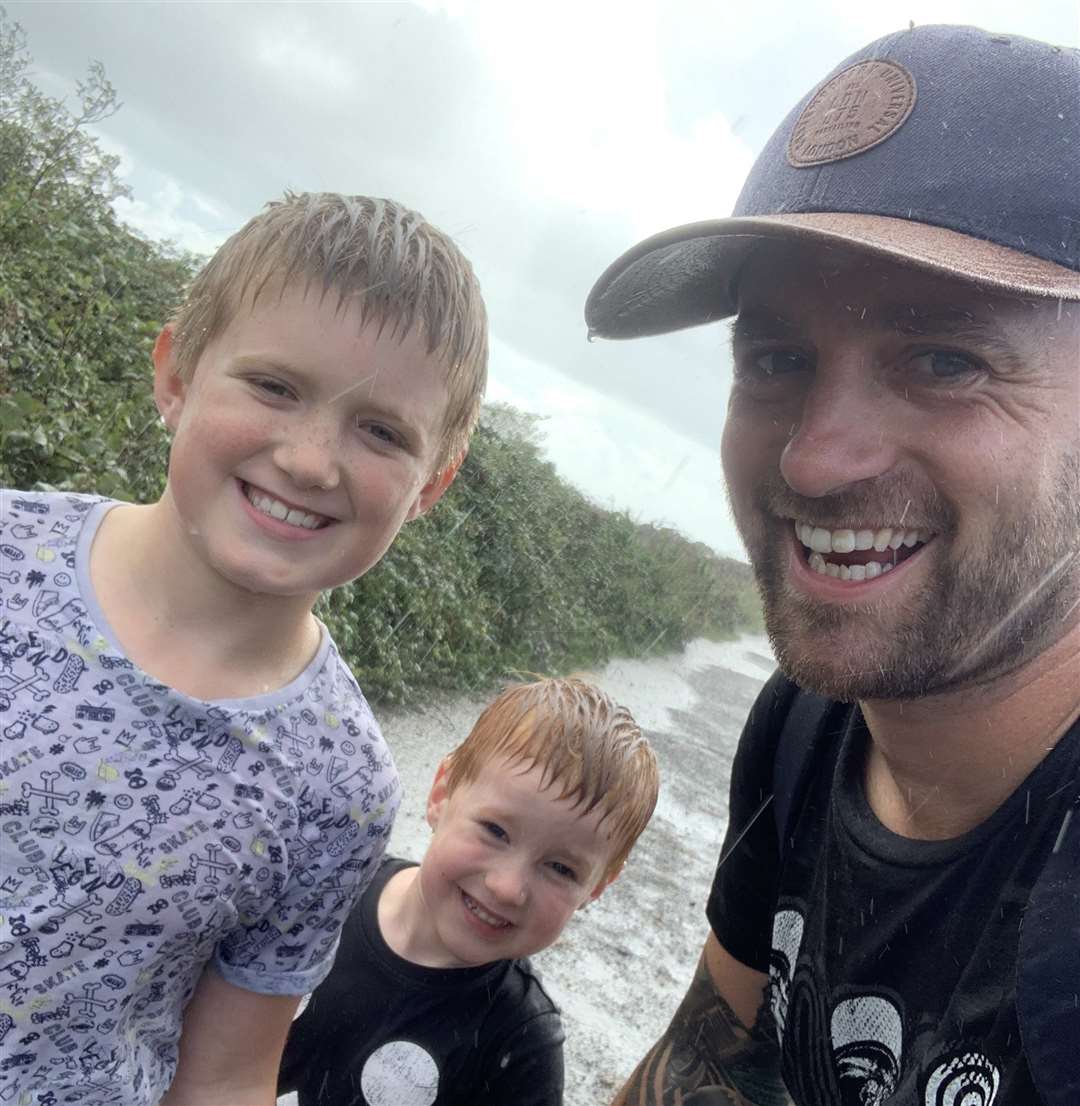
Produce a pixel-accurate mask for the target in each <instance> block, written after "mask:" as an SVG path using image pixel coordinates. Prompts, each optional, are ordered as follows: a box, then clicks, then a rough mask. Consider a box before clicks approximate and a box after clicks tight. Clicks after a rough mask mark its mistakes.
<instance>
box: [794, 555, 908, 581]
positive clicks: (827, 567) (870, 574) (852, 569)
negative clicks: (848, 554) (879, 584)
mask: <svg viewBox="0 0 1080 1106" xmlns="http://www.w3.org/2000/svg"><path fill="white" fill-rule="evenodd" d="M810 567H811V568H812V569H813V570H814V571H815V572H820V573H821V575H822V576H832V577H833V578H834V579H837V580H874V579H876V578H877V577H878V576H880V575H881V574H882V573H884V572H892V569H893V563H892V561H882V562H878V561H868V562H867V563H866V564H864V565H838V564H833V562H832V561H827V560H825V558H824V557H823V556H822V555H821V554H820V553H811V554H810Z"/></svg>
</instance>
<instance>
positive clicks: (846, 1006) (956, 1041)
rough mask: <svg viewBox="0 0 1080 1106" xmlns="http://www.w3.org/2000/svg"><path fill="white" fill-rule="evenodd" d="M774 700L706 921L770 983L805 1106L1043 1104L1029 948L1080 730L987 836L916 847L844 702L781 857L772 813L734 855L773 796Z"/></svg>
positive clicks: (1074, 771) (761, 722) (737, 804)
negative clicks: (897, 825)
mask: <svg viewBox="0 0 1080 1106" xmlns="http://www.w3.org/2000/svg"><path fill="white" fill-rule="evenodd" d="M774 692H775V684H774V682H773V681H770V684H769V685H767V689H766V692H763V696H762V698H761V699H759V701H758V703H757V705H756V707H755V710H754V711H753V712H751V716H750V720H749V721H748V723H747V725H746V728H745V730H744V731H743V735H742V738H741V741H740V745H739V750H738V753H737V754H736V759H735V763H734V766H733V771H732V780H731V814H730V823H729V829H728V838H727V840H728V842H731V844H732V846H733V851H732V853H731V856H730V857H728V858H727V859H726V861H725V863H724V864H723V865H721V866H720V867H719V868H718V869H717V873H716V877H715V880H714V882H713V889H712V894H711V897H710V900H709V908H708V914H709V920H710V923H711V925H712V927H713V931H714V932H715V934H716V936H717V939H718V940H719V941H720V943H721V944H722V945H723V946H724V947H725V948H726V949H727V950H728V951H729V952H730V953H731V954H732V955H733V956H735V957H736V959H738V960H740V961H742V962H743V963H745V964H747V965H749V966H750V967H753V968H756V969H758V970H759V971H765V970H768V972H769V977H770V997H771V1003H772V1010H773V1015H774V1018H775V1020H776V1024H777V1032H778V1034H779V1036H780V1041H781V1051H782V1061H783V1074H784V1080H785V1082H786V1083H787V1086H788V1090H789V1092H790V1093H791V1095H792V1097H793V1099H794V1100H795V1102H796V1103H797V1104H798V1106H862V1104H864V1103H874V1104H875V1106H879V1104H880V1106H886V1104H888V1106H927V1104H930V1106H939V1104H945V1103H963V1104H964V1106H967V1104H968V1103H970V1104H971V1106H990V1104H991V1103H995V1104H996V1106H1037V1104H1038V1103H1039V1102H1040V1098H1039V1096H1038V1094H1037V1092H1036V1090H1035V1087H1034V1085H1033V1083H1032V1078H1031V1072H1030V1070H1029V1068H1028V1063H1027V1060H1026V1058H1025V1056H1024V1050H1023V1046H1022V1043H1021V1039H1020V1029H1019V1024H1018V1018H1017V1012H1016V969H1017V945H1018V939H1019V933H1020V926H1021V922H1022V921H1023V916H1024V910H1025V907H1026V905H1027V902H1028V898H1029V895H1030V893H1031V889H1032V887H1033V886H1034V883H1035V881H1036V879H1037V878H1038V876H1039V873H1040V871H1041V870H1042V868H1043V865H1044V864H1045V863H1046V861H1047V858H1048V857H1049V856H1050V853H1051V850H1052V849H1053V847H1054V843H1055V840H1056V839H1057V838H1058V835H1059V833H1060V832H1061V829H1062V826H1063V823H1064V824H1067V822H1065V820H1066V818H1067V815H1068V812H1069V809H1070V807H1071V805H1072V803H1073V800H1074V798H1075V797H1076V793H1077V779H1078V761H1080V722H1077V723H1075V724H1074V725H1073V726H1072V728H1071V729H1070V730H1069V731H1068V733H1067V734H1066V735H1065V736H1064V737H1063V738H1062V739H1061V740H1060V741H1059V742H1058V744H1057V745H1056V746H1055V747H1054V748H1053V750H1051V752H1049V753H1048V754H1047V756H1046V757H1045V758H1044V759H1043V761H1042V762H1041V763H1040V764H1039V765H1038V767H1036V768H1035V770H1034V771H1033V772H1032V773H1031V775H1030V776H1029V777H1028V778H1027V779H1026V780H1025V781H1024V782H1023V783H1022V784H1021V785H1020V786H1019V787H1018V788H1017V789H1016V791H1015V792H1013V794H1012V795H1011V796H1010V798H1009V799H1008V800H1007V801H1006V802H1005V803H1003V804H1002V806H1001V807H1000V808H999V809H998V810H997V811H995V813H994V814H993V815H991V817H990V818H988V819H987V820H986V821H985V822H983V823H982V824H981V825H979V826H977V827H975V828H974V829H973V830H971V831H970V832H968V833H966V834H964V835H963V836H961V837H959V838H955V839H953V840H949V841H912V840H909V839H907V838H903V837H900V836H898V835H896V834H894V833H892V832H891V831H889V830H888V829H886V828H885V827H884V826H883V825H882V824H881V823H880V822H879V821H878V819H877V818H876V816H875V815H874V813H873V812H872V810H871V809H870V807H869V805H868V803H867V801H866V797H865V792H864V789H863V784H862V764H863V757H864V753H865V748H866V743H867V741H868V740H869V734H868V732H867V730H866V727H865V724H864V722H863V720H862V716H861V713H860V712H859V710H858V708H857V707H853V706H845V705H843V704H836V705H835V706H834V707H833V708H832V709H831V710H830V712H829V714H828V715H827V717H826V719H825V721H824V723H823V729H822V731H821V732H822V734H823V735H824V736H823V738H822V739H821V740H819V742H818V744H817V751H816V753H815V763H814V764H812V765H811V766H810V768H809V769H808V773H809V774H808V782H807V786H806V788H805V790H804V792H803V798H802V801H801V802H800V804H799V808H798V809H797V810H796V811H794V812H793V813H792V815H791V819H790V820H789V822H788V826H789V828H790V837H789V839H788V840H787V841H786V842H785V848H784V851H783V858H782V861H781V858H780V856H779V855H778V854H779V850H778V845H777V833H776V824H775V820H774V818H773V817H772V812H771V811H766V812H765V814H764V815H762V816H761V817H760V818H758V820H757V821H756V822H755V823H754V824H753V826H752V827H751V828H750V830H749V831H748V832H747V834H746V836H745V837H744V838H743V840H742V841H741V842H739V843H738V845H735V839H736V837H737V836H738V834H739V832H740V831H741V830H742V829H744V828H745V826H746V824H747V823H748V822H749V820H750V818H751V816H752V815H753V813H754V811H755V810H756V809H757V808H758V806H759V804H760V802H761V800H762V799H763V798H764V797H765V796H766V795H768V794H770V793H771V792H772V790H773V779H772V771H773V760H774V756H775V752H776V745H777V740H778V736H779V729H780V726H781V724H782V721H783V719H782V717H780V716H779V713H778V711H777V710H776V709H775V708H774V705H773V704H774V703H775V702H776V701H777V700H776V698H775V697H774ZM782 698H783V697H782V696H781V699H782ZM727 850H728V844H727V842H725V848H724V850H723V851H724V853H726V852H727ZM1078 1044H1080V1042H1078Z"/></svg>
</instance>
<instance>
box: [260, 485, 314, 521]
mask: <svg viewBox="0 0 1080 1106" xmlns="http://www.w3.org/2000/svg"><path fill="white" fill-rule="evenodd" d="M247 499H248V502H249V503H250V504H251V505H252V507H254V508H255V510H256V511H261V512H262V513H263V514H264V515H269V516H270V517H271V518H276V519H280V520H281V521H282V522H287V523H288V524H289V525H290V526H300V527H302V528H303V529H305V530H317V529H318V528H319V527H320V526H321V525H322V523H323V521H324V519H323V518H322V516H321V515H312V514H308V512H307V511H299V510H297V509H296V508H295V507H289V506H288V505H287V504H285V503H282V502H281V500H280V499H273V498H272V497H271V496H268V495H264V494H263V493H262V492H257V491H256V490H255V489H254V488H252V487H250V486H248V487H247Z"/></svg>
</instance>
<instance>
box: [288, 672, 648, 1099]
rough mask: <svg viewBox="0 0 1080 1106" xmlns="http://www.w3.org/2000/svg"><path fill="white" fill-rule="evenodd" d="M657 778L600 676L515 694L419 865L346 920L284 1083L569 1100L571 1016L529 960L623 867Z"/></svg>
mask: <svg viewBox="0 0 1080 1106" xmlns="http://www.w3.org/2000/svg"><path fill="white" fill-rule="evenodd" d="M658 786H659V776H658V772H657V765H656V757H655V755H654V754H653V751H652V749H651V748H650V747H649V745H648V743H647V742H646V740H645V738H644V737H642V735H641V731H640V730H639V729H638V727H637V725H636V724H635V723H634V720H633V718H632V717H631V716H630V714H629V712H628V711H627V710H626V709H625V708H624V707H620V706H617V705H616V704H615V703H613V702H612V701H611V699H609V698H608V696H607V695H605V694H604V693H603V692H602V691H599V690H598V689H597V688H595V687H592V686H590V685H589V684H586V683H582V682H581V681H580V680H576V679H566V680H541V681H539V682H538V683H533V684H526V685H521V686H518V687H514V688H511V689H510V690H509V691H505V692H503V694H502V695H500V696H499V697H498V698H497V699H496V700H495V701H494V702H493V703H492V704H491V705H490V706H489V707H488V708H487V709H486V710H485V711H484V713H483V714H482V715H481V716H480V719H479V720H478V721H477V723H476V725H475V726H474V727H473V729H472V732H471V733H470V734H469V736H468V737H467V738H466V739H465V741H464V742H463V743H462V744H461V745H460V746H458V748H457V749H455V750H454V751H453V752H452V753H451V754H450V755H449V756H448V757H446V758H445V759H444V760H443V761H442V763H441V764H440V765H439V768H438V771H437V772H436V774H435V782H434V784H433V785H432V788H431V793H430V794H429V796H428V802H427V820H428V823H429V824H430V825H431V828H432V830H433V836H432V839H431V844H430V845H429V847H428V850H427V853H426V854H425V856H424V858H423V860H422V861H421V862H420V865H419V867H417V866H416V865H413V864H410V863H408V862H406V861H401V860H387V861H385V862H384V863H383V865H382V867H381V868H380V870H379V874H378V875H377V876H376V878H375V880H374V881H373V882H372V884H371V886H370V887H369V888H368V890H367V892H366V893H365V894H364V896H363V898H362V899H361V900H360V903H359V905H358V906H357V908H356V909H355V910H354V911H353V913H352V915H351V916H350V918H349V920H348V921H347V922H346V924H345V929H344V933H343V935H342V941H341V947H340V950H339V952H338V957H337V960H336V961H335V964H334V968H333V970H332V971H331V973H330V975H329V977H328V978H327V979H326V981H325V982H324V983H323V984H322V986H320V987H319V989H318V990H317V991H316V992H315V993H314V995H312V997H311V1001H310V1003H309V1005H308V1006H307V1008H306V1010H304V1012H303V1014H302V1015H301V1016H300V1017H299V1018H298V1019H297V1020H296V1022H295V1023H294V1024H293V1028H292V1031H291V1033H290V1035H289V1040H288V1043H287V1044H286V1048H285V1055H284V1059H283V1062H282V1070H281V1079H280V1083H279V1091H288V1090H294V1089H295V1090H298V1091H299V1103H300V1106H316V1104H318V1106H383V1104H391V1103H393V1104H396V1106H405V1104H407V1106H480V1104H481V1103H482V1104H483V1106H559V1104H560V1103H561V1102H562V1087H563V1062H562V1041H563V1033H562V1025H561V1022H560V1020H559V1013H558V1010H557V1009H556V1007H555V1006H554V1004H553V1003H552V1001H551V999H550V998H548V996H547V994H546V993H545V991H544V989H543V987H542V986H541V985H540V982H539V980H538V979H537V977H536V976H535V975H534V974H533V972H532V969H531V967H530V966H529V962H528V960H526V959H524V958H525V957H527V956H529V955H531V954H532V953H534V952H539V951H540V949H543V948H546V947H547V946H548V945H550V944H551V943H552V942H553V941H554V940H555V939H556V938H557V937H558V936H559V934H560V932H561V931H562V928H563V926H564V925H566V923H567V922H568V921H569V919H570V917H571V915H573V913H574V912H575V911H576V910H579V909H580V908H581V907H583V906H584V905H585V904H586V903H589V902H591V901H592V900H593V899H595V898H597V897H598V896H599V895H600V894H601V892H602V891H603V890H604V888H605V887H607V886H608V885H609V884H610V883H611V882H612V880H614V879H615V877H616V876H617V875H618V874H619V870H620V869H621V868H622V866H623V863H624V862H625V860H626V858H627V856H628V854H629V852H630V849H631V848H632V847H633V844H634V842H635V841H636V840H637V837H638V835H639V834H640V833H641V831H642V830H643V829H644V828H645V826H646V824H647V823H648V821H649V818H650V817H651V815H652V812H653V807H654V806H655V805H656V797H657V790H658Z"/></svg>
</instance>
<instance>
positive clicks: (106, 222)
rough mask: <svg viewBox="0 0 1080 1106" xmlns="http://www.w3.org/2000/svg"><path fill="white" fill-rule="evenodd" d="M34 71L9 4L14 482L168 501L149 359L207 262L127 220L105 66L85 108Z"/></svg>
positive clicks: (2, 62)
mask: <svg viewBox="0 0 1080 1106" xmlns="http://www.w3.org/2000/svg"><path fill="white" fill-rule="evenodd" d="M29 64H30V58H29V55H28V54H27V52H26V45H25V41H24V38H23V35H22V31H21V30H20V28H19V26H18V24H14V23H11V22H9V21H8V20H7V19H6V18H5V16H4V14H3V11H2V9H0V373H2V375H0V435H2V437H3V443H4V448H3V452H2V456H0V481H2V482H3V483H4V484H5V485H7V486H9V487H12V486H13V487H27V486H29V485H31V484H34V483H41V484H50V485H54V486H58V487H90V486H93V487H94V488H96V490H99V491H101V492H104V493H106V494H109V495H129V496H134V497H135V498H140V499H144V498H154V497H156V496H157V495H158V494H159V493H160V491H161V486H162V480H163V474H164V467H163V462H164V458H165V441H164V436H163V434H162V433H161V431H160V428H159V427H158V426H157V419H156V411H155V409H154V405H153V402H152V399H151V395H150V389H149V387H148V383H149V364H150V360H149V353H150V348H151V345H152V343H153V339H154V335H155V334H156V333H157V329H158V326H159V325H160V323H161V321H162V320H163V319H165V318H167V317H168V315H169V314H170V312H171V311H172V309H173V307H174V306H175V304H176V302H177V300H178V299H179V296H180V292H181V290H182V288H183V285H184V283H185V282H186V281H187V280H188V279H189V278H190V276H191V273H192V271H193V262H192V259H191V258H188V257H185V256H182V255H179V254H177V253H175V252H174V251H172V250H171V249H170V248H168V247H167V246H162V245H159V244H155V243H151V242H147V241H146V240H145V239H143V238H141V237H140V236H139V235H137V234H134V233H133V232H132V231H130V230H129V229H127V228H126V227H124V226H123V225H122V224H120V223H119V221H118V220H117V218H116V216H115V214H114V213H113V210H112V205H111V202H112V200H113V199H115V198H116V197H117V196H118V195H122V194H123V193H124V188H123V186H122V185H121V184H120V182H119V180H118V178H117V177H116V158H114V157H111V156H110V155H107V154H105V153H104V152H102V150H101V148H100V147H99V145H98V143H97V142H96V141H95V140H94V138H93V137H92V136H91V135H89V134H88V133H87V128H88V127H89V126H91V125H93V124H95V123H98V122H100V121H101V120H103V119H105V118H107V117H108V116H109V115H111V114H112V113H113V112H114V111H115V110H116V109H117V106H118V105H117V102H116V93H115V91H114V90H113V87H112V85H110V84H109V82H108V81H107V80H106V78H105V74H104V72H103V70H102V69H101V66H100V65H97V64H94V65H92V66H91V67H90V71H89V74H88V76H87V79H86V80H85V81H83V82H81V83H80V84H79V85H78V88H77V98H78V107H77V108H75V109H74V111H72V110H69V109H68V108H67V107H66V106H65V105H64V104H63V103H62V102H61V101H59V100H55V99H53V98H51V97H48V96H45V95H43V94H42V93H41V92H40V91H39V90H38V89H37V88H36V87H35V86H34V85H33V83H32V82H31V81H30V80H29V78H28V76H27V72H28V68H29Z"/></svg>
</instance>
